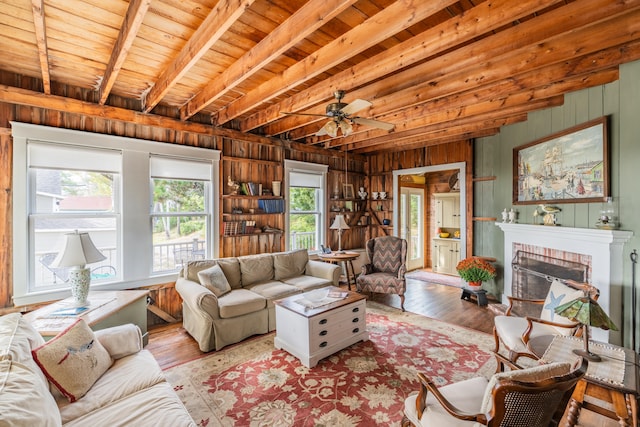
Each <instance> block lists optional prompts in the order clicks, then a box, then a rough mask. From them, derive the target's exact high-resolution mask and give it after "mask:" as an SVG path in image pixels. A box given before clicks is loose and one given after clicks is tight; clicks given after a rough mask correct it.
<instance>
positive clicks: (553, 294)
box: [540, 280, 584, 334]
mask: <svg viewBox="0 0 640 427" xmlns="http://www.w3.org/2000/svg"><path fill="white" fill-rule="evenodd" d="M582 296H584V291H582V290H580V289H575V288H572V287H570V286H567V285H565V284H564V283H562V282H560V281H559V280H554V281H553V282H552V283H551V287H550V288H549V293H548V294H547V298H546V299H545V301H544V304H543V306H542V313H541V314H540V318H541V319H542V320H549V321H551V322H555V323H560V324H563V325H568V324H572V323H575V322H573V321H571V320H569V319H567V318H566V317H562V316H559V315H557V314H556V313H555V311H554V310H555V308H556V307H558V306H560V305H562V304H564V303H567V302H569V301H573V300H574V299H577V298H580V297H582ZM558 329H564V331H563V330H560V331H559V332H560V333H563V334H570V333H571V331H570V330H569V329H566V328H558Z"/></svg>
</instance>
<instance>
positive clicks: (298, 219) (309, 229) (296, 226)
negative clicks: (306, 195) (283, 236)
mask: <svg viewBox="0 0 640 427" xmlns="http://www.w3.org/2000/svg"><path fill="white" fill-rule="evenodd" d="M319 217H320V216H319V215H318V214H294V213H292V214H291V215H290V217H289V236H290V241H289V247H290V249H292V250H293V249H302V248H305V249H308V250H312V251H313V250H317V249H318V246H319V245H318V227H319Z"/></svg>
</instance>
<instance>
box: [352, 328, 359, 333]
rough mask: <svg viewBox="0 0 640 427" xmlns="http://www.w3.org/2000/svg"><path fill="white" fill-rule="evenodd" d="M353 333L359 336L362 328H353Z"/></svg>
mask: <svg viewBox="0 0 640 427" xmlns="http://www.w3.org/2000/svg"><path fill="white" fill-rule="evenodd" d="M351 332H353V333H354V334H357V333H358V332H360V328H353V331H351Z"/></svg>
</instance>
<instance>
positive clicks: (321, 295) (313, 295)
mask: <svg viewBox="0 0 640 427" xmlns="http://www.w3.org/2000/svg"><path fill="white" fill-rule="evenodd" d="M328 293H329V290H327V289H316V290H313V291H311V292H307V293H305V294H304V297H305V298H306V299H308V300H309V301H311V302H320V301H322V300H323V299H325V298H326V297H327V294H328Z"/></svg>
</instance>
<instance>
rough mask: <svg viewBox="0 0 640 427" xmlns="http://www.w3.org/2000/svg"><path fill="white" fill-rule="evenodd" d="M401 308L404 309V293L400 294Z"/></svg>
mask: <svg viewBox="0 0 640 427" xmlns="http://www.w3.org/2000/svg"><path fill="white" fill-rule="evenodd" d="M400 308H401V309H402V311H404V295H400Z"/></svg>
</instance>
